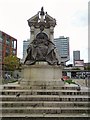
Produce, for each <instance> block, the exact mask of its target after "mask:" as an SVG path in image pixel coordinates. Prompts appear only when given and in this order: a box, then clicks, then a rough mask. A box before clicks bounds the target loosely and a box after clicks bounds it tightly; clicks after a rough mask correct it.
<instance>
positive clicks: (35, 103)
mask: <svg viewBox="0 0 90 120" xmlns="http://www.w3.org/2000/svg"><path fill="white" fill-rule="evenodd" d="M0 104H2V107H42V106H43V107H63V108H64V107H80V108H81V107H90V105H89V103H88V102H63V101H62V102H60V101H58V102H56V101H2V102H0Z"/></svg>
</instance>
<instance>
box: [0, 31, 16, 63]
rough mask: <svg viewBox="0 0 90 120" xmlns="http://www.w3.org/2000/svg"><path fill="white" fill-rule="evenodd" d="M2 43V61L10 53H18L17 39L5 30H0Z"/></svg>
mask: <svg viewBox="0 0 90 120" xmlns="http://www.w3.org/2000/svg"><path fill="white" fill-rule="evenodd" d="M0 41H1V42H0V44H1V46H2V47H1V49H0V50H1V51H2V52H0V53H2V55H1V56H0V58H1V60H2V63H3V60H4V58H5V57H6V56H9V55H17V39H15V38H14V37H12V36H10V35H8V34H7V33H5V32H2V31H0Z"/></svg>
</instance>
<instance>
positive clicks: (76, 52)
mask: <svg viewBox="0 0 90 120" xmlns="http://www.w3.org/2000/svg"><path fill="white" fill-rule="evenodd" d="M77 60H80V51H79V50H76V51H73V64H74V65H75V61H77Z"/></svg>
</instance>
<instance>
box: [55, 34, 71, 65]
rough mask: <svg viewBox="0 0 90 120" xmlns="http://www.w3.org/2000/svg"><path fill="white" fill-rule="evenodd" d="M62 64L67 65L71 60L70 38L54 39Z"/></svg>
mask: <svg viewBox="0 0 90 120" xmlns="http://www.w3.org/2000/svg"><path fill="white" fill-rule="evenodd" d="M54 43H55V45H56V48H57V51H58V54H59V56H60V57H61V62H62V63H66V62H67V61H69V59H70V55H69V37H64V36H60V37H59V38H55V39H54Z"/></svg>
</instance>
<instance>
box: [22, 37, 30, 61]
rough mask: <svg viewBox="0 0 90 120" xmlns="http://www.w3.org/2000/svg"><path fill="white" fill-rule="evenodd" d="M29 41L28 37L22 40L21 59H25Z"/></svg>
mask: <svg viewBox="0 0 90 120" xmlns="http://www.w3.org/2000/svg"><path fill="white" fill-rule="evenodd" d="M29 43H30V40H29V39H28V40H24V41H23V59H25V57H26V54H27V53H26V52H27V48H28V45H29Z"/></svg>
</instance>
